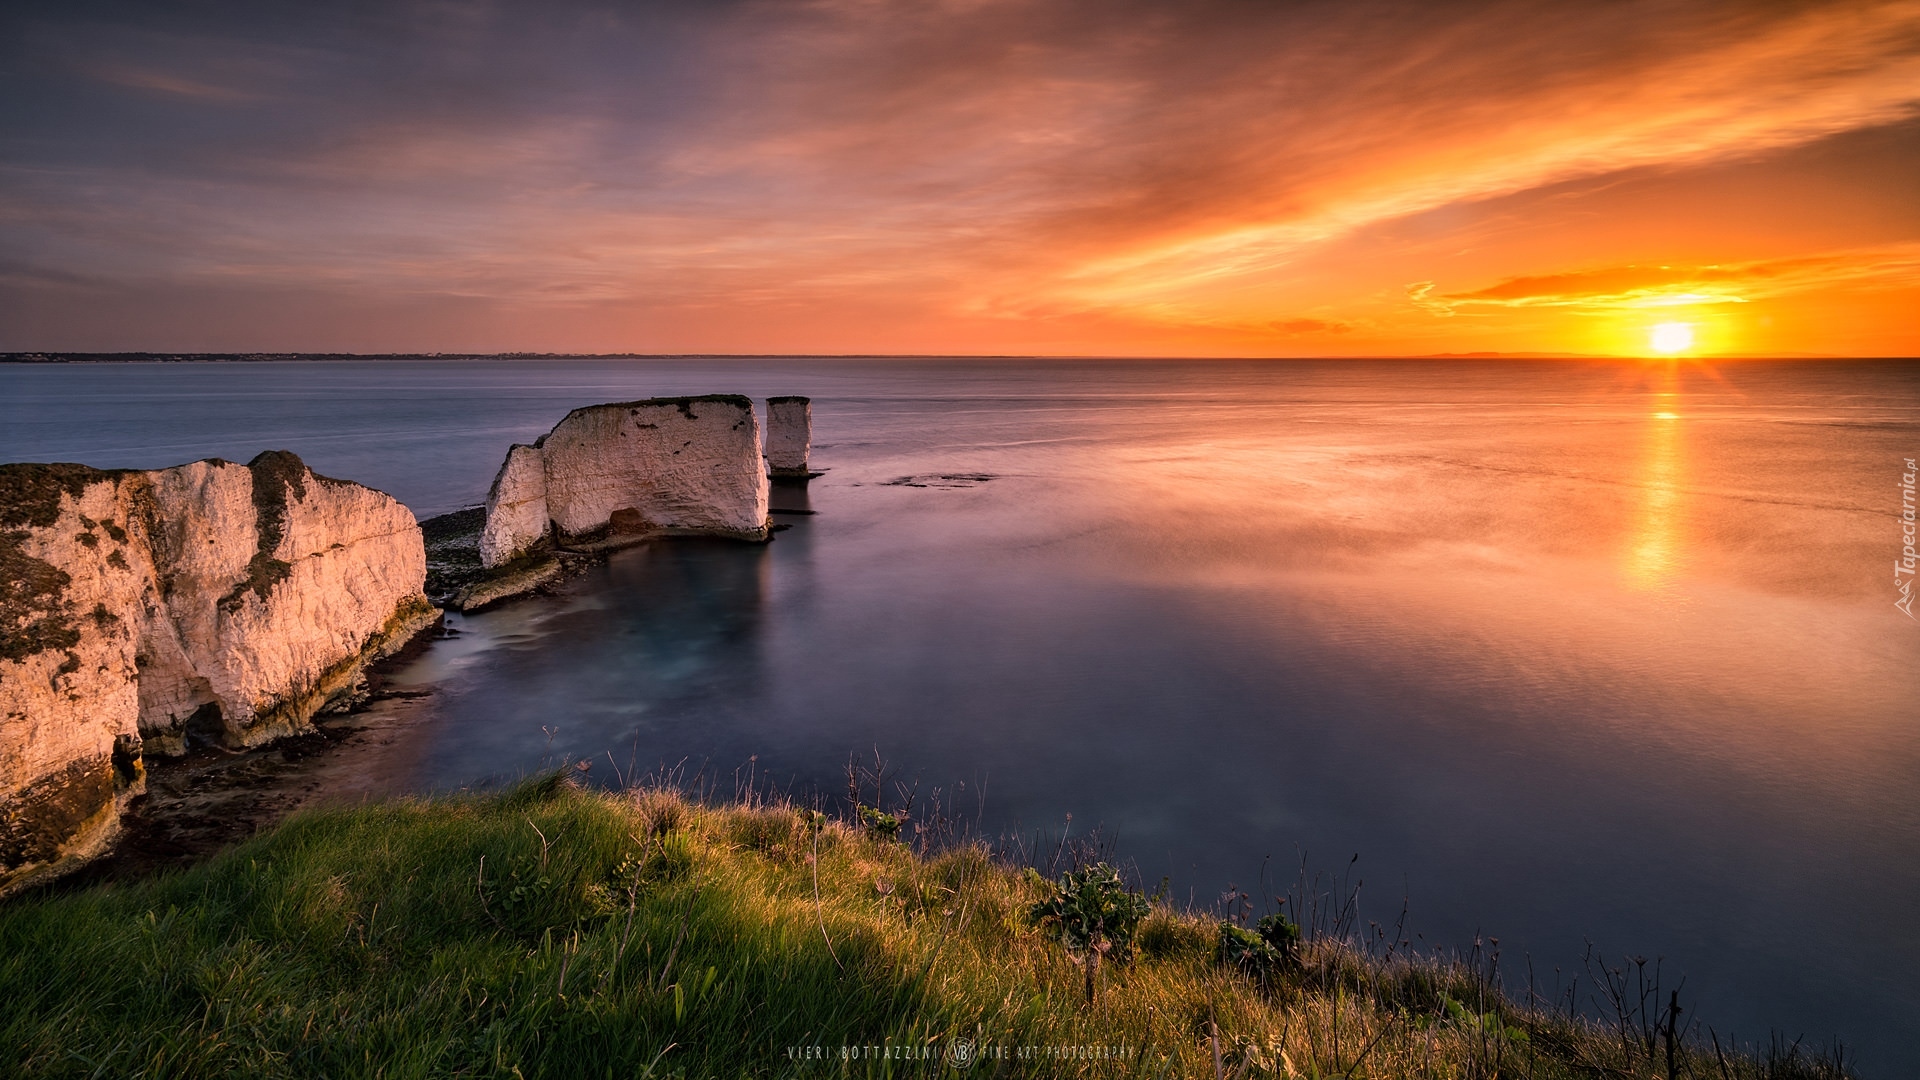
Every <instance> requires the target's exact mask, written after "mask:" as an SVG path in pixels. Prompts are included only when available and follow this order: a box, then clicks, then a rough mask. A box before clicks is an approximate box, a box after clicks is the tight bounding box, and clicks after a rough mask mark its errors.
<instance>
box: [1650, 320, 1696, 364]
mask: <svg viewBox="0 0 1920 1080" xmlns="http://www.w3.org/2000/svg"><path fill="white" fill-rule="evenodd" d="M1647 343H1648V344H1649V345H1652V346H1653V351H1654V352H1657V353H1665V354H1667V355H1669V356H1671V355H1673V354H1674V353H1679V352H1686V351H1687V350H1688V349H1691V348H1693V324H1692V323H1683V322H1663V323H1661V324H1659V325H1658V326H1655V327H1654V328H1653V333H1652V335H1651V336H1650V337H1649V338H1648V341H1647Z"/></svg>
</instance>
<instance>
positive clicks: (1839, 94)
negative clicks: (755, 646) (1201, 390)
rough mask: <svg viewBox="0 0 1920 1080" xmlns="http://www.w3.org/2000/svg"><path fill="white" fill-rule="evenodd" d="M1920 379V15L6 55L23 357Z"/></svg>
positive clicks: (115, 45)
mask: <svg viewBox="0 0 1920 1080" xmlns="http://www.w3.org/2000/svg"><path fill="white" fill-rule="evenodd" d="M1656 343H1658V344H1660V345H1662V346H1663V347H1666V348H1669V349H1674V350H1675V351H1678V352H1679V353H1681V354H1682V355H1698V356H1715V355H1914V354H1916V353H1920V0H1898V2H1859V3H1852V2H1829V3H1795V2H1785V0H1735V2H1679V0H1666V2H1631V0H1622V2H1592V3H1578V4H1567V3H1545V2H1537V3H1502V2H1476V3H1445V2H1438V0H1425V2H1407V3H1398V2H1377V0H1331V2H1287V0H1183V2H1179V3H1172V2H1166V0H1158V2H1138V0H1045V2H1042V0H817V2H804V0H786V2H756V0H737V2H720V0H705V2H692V0H677V2H675V0H660V2H653V3H640V2H631V3H616V4H605V3H598V4H596V3H578V4H576V3H567V2H564V0H548V2H542V3H514V2H504V0H503V2H457V0H445V2H405V0H388V2H380V3H360V4H356V3H328V4H311V3H273V2H264V0H253V2H246V3H219V2H199V3H164V2H139V3H128V4H103V3H88V2H85V0H62V2H59V3H36V2H23V0H14V2H12V3H9V4H7V5H5V7H4V10H3V11H0V350H64V351H118V350H155V351H256V350H258V351H351V352H374V351H401V352H469V351H472V352H500V351H529V352H589V353H602V352H641V353H708V352H714V353H920V354H926V353H932V354H1055V355H1208V356H1342V355H1426V354H1436V353H1478V352H1502V353H1540V352H1544V353H1572V354H1614V355H1641V354H1647V353H1649V352H1652V351H1654V346H1655V344H1656Z"/></svg>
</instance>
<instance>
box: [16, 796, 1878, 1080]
mask: <svg viewBox="0 0 1920 1080" xmlns="http://www.w3.org/2000/svg"><path fill="white" fill-rule="evenodd" d="M864 809H867V808H856V812H855V813H854V814H853V815H852V820H851V821H850V822H841V821H837V820H829V819H828V818H826V817H825V816H823V815H821V814H818V813H815V812H813V811H811V810H808V809H805V808H801V807H796V806H792V805H786V804H768V803H765V802H758V801H748V802H744V803H737V804H732V805H725V806H709V805H702V804H700V803H698V802H695V801H691V800H689V799H687V798H685V797H683V796H681V795H679V794H677V793H674V792H672V791H666V790H658V789H649V790H642V791H638V792H632V793H627V794H620V795H614V794H597V793H587V792H582V791H578V790H574V789H572V788H571V787H569V786H568V785H566V784H565V783H563V782H561V781H560V779H559V778H558V777H548V778H546V779H544V780H540V781H535V782H530V783H527V784H523V785H522V786H520V787H519V788H516V789H514V790H513V791H510V792H507V793H504V794H499V795H491V796H459V797H451V798H442V799H435V800H431V801H428V800H401V801H393V802H386V803H380V804H375V805H368V806H364V807H359V808H353V809H339V810H329V811H325V812H319V813H311V814H306V815H302V816H296V817H295V818H293V819H290V820H289V821H287V822H286V823H284V824H283V825H281V826H279V827H278V828H276V829H274V830H272V831H271V832H269V833H266V834H264V835H262V836H261V837H259V838H257V839H255V840H253V841H251V842H249V843H247V844H244V845H242V846H240V847H238V848H235V849H232V850H230V851H228V852H226V853H225V854H223V855H221V856H219V857H217V858H215V859H213V860H212V861H210V862H208V863H205V864H202V865H200V866H198V867H196V868H193V869H191V870H188V871H184V872H178V873H174V874H170V875H165V876H161V877H158V878H152V879H147V880H144V881H138V882H132V883H122V884H116V885H108V886H98V887H94V888H91V889H88V890H85V891H67V892H64V893H61V892H55V893H47V894H42V895H39V896H36V897H30V898H24V899H22V900H19V901H16V902H14V903H12V904H10V905H7V906H5V907H3V908H0V999H4V1000H5V1001H6V1002H7V1007H6V1009H5V1010H0V1047H3V1048H4V1049H3V1050H0V1052H3V1053H5V1054H6V1056H7V1059H8V1060H10V1061H12V1062H15V1063H17V1064H16V1068H17V1069H18V1070H19V1072H20V1074H22V1075H28V1076H109V1075H110V1076H218V1075H250V1076H312V1077H345V1076H384V1077H416V1076H417V1077H430V1076H488V1077H491V1076H501V1077H541V1076H553V1077H563V1076H564V1077H572V1076H579V1077H602V1076H617V1077H639V1076H787V1075H800V1076H834V1075H861V1076H868V1075H872V1076H880V1075H954V1076H960V1075H967V1076H1005V1075H1046V1076H1133V1075H1141V1076H1210V1077H1217V1076H1235V1077H1244V1076H1286V1077H1316V1078H1318V1077H1331V1076H1352V1077H1453V1078H1475V1077H1486V1078H1491V1077H1499V1076H1504V1077H1543V1078H1544V1077H1576V1076H1577V1077H1669V1076H1693V1077H1701V1078H1722V1080H1725V1078H1747V1080H1755V1078H1762V1077H1825V1076H1840V1075H1844V1070H1841V1069H1839V1068H1838V1067H1837V1066H1836V1065H1835V1064H1834V1063H1833V1062H1831V1061H1830V1060H1826V1059H1819V1058H1813V1057H1809V1056H1808V1055H1806V1054H1804V1053H1799V1052H1791V1053H1789V1052H1784V1051H1781V1052H1771V1053H1735V1052H1734V1051H1733V1050H1732V1049H1731V1048H1729V1047H1725V1046H1722V1047H1719V1048H1716V1047H1714V1046H1712V1045H1702V1043H1701V1042H1700V1041H1699V1040H1698V1039H1695V1040H1692V1041H1689V1040H1687V1039H1685V1038H1681V1039H1675V1040H1669V1039H1666V1038H1665V1037H1664V1036H1665V1032H1666V1030H1667V1028H1668V1027H1670V1026H1671V1025H1670V1024H1668V1025H1667V1026H1666V1027H1663V1022H1662V1020H1661V1019H1660V1016H1661V1015H1662V1014H1661V1012H1660V1009H1659V1007H1658V1006H1656V1007H1655V1008H1654V1009H1653V1011H1652V1012H1651V1013H1649V1014H1646V1015H1622V1016H1621V1017H1620V1018H1619V1022H1618V1023H1617V1024H1615V1023H1608V1024H1601V1023H1599V1022H1596V1021H1591V1020H1584V1019H1580V1018H1577V1017H1572V1016H1569V1015H1567V1014H1566V1013H1565V1012H1561V1011H1556V1010H1555V1009H1553V1008H1551V1007H1548V1006H1543V1005H1526V1004H1522V1003H1521V1002H1519V1001H1516V1000H1514V999H1512V998H1510V997H1508V996H1505V995H1503V994H1502V993H1501V991H1500V990H1499V988H1498V987H1497V985H1496V980H1495V979H1494V978H1493V977H1492V972H1491V971H1490V969H1489V965H1488V964H1487V963H1486V962H1485V960H1484V958H1473V957H1469V958H1458V959H1451V960H1444V959H1435V958H1431V957H1424V958H1423V957H1419V956H1411V955H1407V954H1405V953H1398V952H1382V951H1381V950H1379V949H1368V948H1366V947H1364V946H1362V945H1361V944H1359V943H1358V942H1357V941H1356V940H1354V939H1353V938H1352V937H1350V936H1342V935H1339V934H1330V933H1326V932H1325V931H1324V928H1323V929H1322V931H1321V932H1319V933H1316V932H1315V928H1314V927H1313V926H1311V925H1310V926H1309V927H1308V929H1307V934H1306V937H1305V940H1299V939H1298V936H1297V934H1296V933H1295V932H1293V931H1290V930H1289V927H1290V926H1291V924H1290V923H1287V921H1286V920H1285V919H1279V920H1277V921H1276V920H1272V919H1269V920H1267V921H1265V922H1263V923H1262V925H1261V926H1260V927H1259V928H1258V930H1257V931H1255V930H1249V929H1245V928H1242V927H1239V926H1237V925H1234V924H1226V926H1224V927H1223V924H1222V923H1221V922H1220V921H1219V920H1218V919H1211V918H1207V917H1204V916H1202V915H1200V914H1197V913H1190V912H1183V911H1178V910H1175V909H1173V908H1171V907H1169V906H1168V905H1166V904H1165V903H1164V902H1161V901H1153V902H1151V903H1149V902H1147V901H1146V900H1145V899H1144V898H1142V897H1141V896H1140V895H1139V893H1138V891H1137V890H1131V889H1129V888H1128V887H1127V885H1126V883H1125V882H1124V881H1123V880H1122V879H1120V878H1118V877H1116V876H1114V875H1112V874H1110V873H1107V872H1106V871H1105V870H1104V869H1103V868H1101V867H1098V866H1093V867H1084V868H1083V869H1082V871H1081V872H1080V873H1078V874H1075V875H1073V876H1071V877H1066V878H1063V879H1062V880H1061V881H1060V882H1058V883H1056V882H1053V881H1049V880H1048V879H1046V878H1044V877H1042V876H1041V875H1039V874H1037V873H1035V872H1033V871H1032V870H1020V869H1016V868H1014V867H1012V866H1010V865H1009V864H1007V863H1006V862H1003V861H1000V860H997V859H996V858H995V857H994V856H993V855H992V854H991V853H990V852H989V850H988V849H987V848H986V847H984V846H983V845H979V844H970V843H958V842H956V843H949V844H946V845H942V846H935V847H934V848H929V849H922V850H918V851H916V850H914V849H913V848H912V847H910V846H909V845H908V844H906V843H904V842H902V840H901V839H900V838H899V836H900V834H901V830H900V829H898V828H895V829H891V830H889V829H887V828H885V827H884V825H885V824H886V821H887V820H892V821H893V822H894V823H895V824H896V825H898V823H899V821H900V819H899V818H898V817H895V816H893V815H886V814H880V813H879V812H878V811H875V812H874V813H873V814H870V815H869V814H862V813H860V812H859V811H860V810H864ZM876 822H877V823H878V824H876ZM1089 920H1091V922H1089ZM1123 922H1124V923H1126V925H1125V926H1124V927H1123V926H1121V925H1120V924H1121V923H1123ZM1294 929H1295V930H1297V928H1294ZM1103 943H1106V944H1104V945H1103ZM1090 956H1092V957H1104V962H1102V963H1090V962H1089V957H1090ZM1090 979H1097V984H1096V985H1094V986H1093V987H1092V988H1091V991H1090V990H1089V980H1090ZM1089 997H1091V1000H1089ZM1659 1004H1660V1005H1664V1004H1665V1002H1664V1001H1662V1002H1660V1003H1659ZM1643 1011H1644V1010H1643ZM1679 1030H1680V1033H1681V1034H1682V1035H1683V1036H1684V1034H1685V1032H1686V1027H1685V1025H1681V1026H1680V1029H1679Z"/></svg>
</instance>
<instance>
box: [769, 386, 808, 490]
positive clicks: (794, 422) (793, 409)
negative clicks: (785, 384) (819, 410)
mask: <svg viewBox="0 0 1920 1080" xmlns="http://www.w3.org/2000/svg"><path fill="white" fill-rule="evenodd" d="M812 448H813V402H812V400H811V399H808V398H803V397H773V398H768V399H767V470H768V471H769V472H771V473H772V474H773V475H774V476H780V477H804V476H809V475H811V474H810V473H808V471H807V453H808V451H809V450H811V449H812Z"/></svg>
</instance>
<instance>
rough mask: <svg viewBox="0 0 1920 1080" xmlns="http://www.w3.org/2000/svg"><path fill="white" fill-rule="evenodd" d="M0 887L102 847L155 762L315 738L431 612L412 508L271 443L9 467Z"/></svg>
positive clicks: (2, 500) (2, 478)
mask: <svg viewBox="0 0 1920 1080" xmlns="http://www.w3.org/2000/svg"><path fill="white" fill-rule="evenodd" d="M0 571H4V575H5V583H6V584H5V589H6V591H5V593H4V595H3V596H0V892H5V891H8V890H10V889H12V888H17V887H19V886H21V885H24V884H26V883H28V882H30V881H33V880H36V879H39V878H42V877H45V876H49V875H51V874H54V873H58V872H61V871H62V870H64V869H66V868H67V867H70V866H72V865H75V864H77V863H78V862H80V861H82V860H84V859H86V858H88V857H91V856H92V855H93V854H96V853H98V852H99V851H100V850H101V849H102V848H104V847H105V846H106V844H107V843H108V841H110V840H111V839H112V837H113V835H114V834H115V832H116V831H117V828H118V820H119V810H120V808H121V807H122V806H123V805H124V802H125V800H126V799H127V798H129V797H130V796H132V795H134V794H137V793H138V792H139V791H140V790H141V789H142V786H143V779H144V775H145V771H144V770H145V766H144V762H143V756H144V755H146V754H151V753H159V754H178V753H181V752H183V751H185V749H186V748H187V746H188V744H189V742H190V741H191V742H205V743H208V744H212V745H217V746H222V747H227V748H234V749H238V748H243V747H249V746H256V745H259V744H261V743H264V742H267V741H269V740H271V739H274V738H278V737H280V736H283V735H288V734H292V733H295V732H299V731H303V730H307V729H308V728H309V727H310V726H311V721H312V719H313V717H314V716H315V715H316V714H317V713H320V712H322V711H324V710H327V709H329V708H333V707H341V706H344V705H346V704H348V703H350V702H351V701H353V700H354V699H355V698H356V697H357V696H358V695H359V694H360V693H361V692H362V691H363V688H364V674H363V669H364V668H365V666H366V665H367V664H368V663H370V662H371V661H373V660H375V659H378V658H380V657H382V656H385V655H388V654H389V653H391V652H393V651H394V650H396V649H398V648H399V647H400V646H401V645H403V644H405V642H406V641H407V640H408V639H409V638H411V637H412V636H413V635H414V634H415V633H417V632H418V631H419V630H421V629H423V628H425V627H426V626H428V625H431V623H432V622H433V620H434V619H435V618H436V617H437V615H438V614H439V613H438V612H437V611H436V610H435V609H434V608H433V607H432V605H431V604H429V603H428V602H427V598H426V596H425V595H424V593H423V592H422V591H421V586H422V584H423V581H424V578H425V575H426V558H425V553H424V549H423V547H422V544H421V538H420V527H419V525H418V524H416V523H415V521H414V517H413V514H412V512H411V511H409V510H408V509H407V508H406V507H405V506H402V505H400V504H399V503H398V502H396V501H394V500H393V499H392V498H391V497H390V496H388V495H385V494H383V493H381V492H378V491H375V490H373V489H371V488H367V487H362V486H361V485H359V484H353V483H348V482H346V481H341V480H333V479H329V478H327V477H324V476H320V475H317V474H315V473H314V472H313V471H312V470H310V469H308V468H307V467H306V465H304V464H303V463H302V462H301V461H300V459H299V458H298V457H295V456H294V455H293V454H290V453H286V452H284V451H269V452H267V453H264V454H261V455H260V456H259V457H256V458H254V459H253V461H252V462H250V463H248V464H246V465H236V464H234V463H232V462H227V461H220V460H212V459H210V460H206V461H197V462H193V463H192V464H188V465H180V466H176V467H174V468H170V469H159V470H154V471H138V470H103V469H94V468H89V467H87V466H85V465H72V464H17V465H3V466H0Z"/></svg>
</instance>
